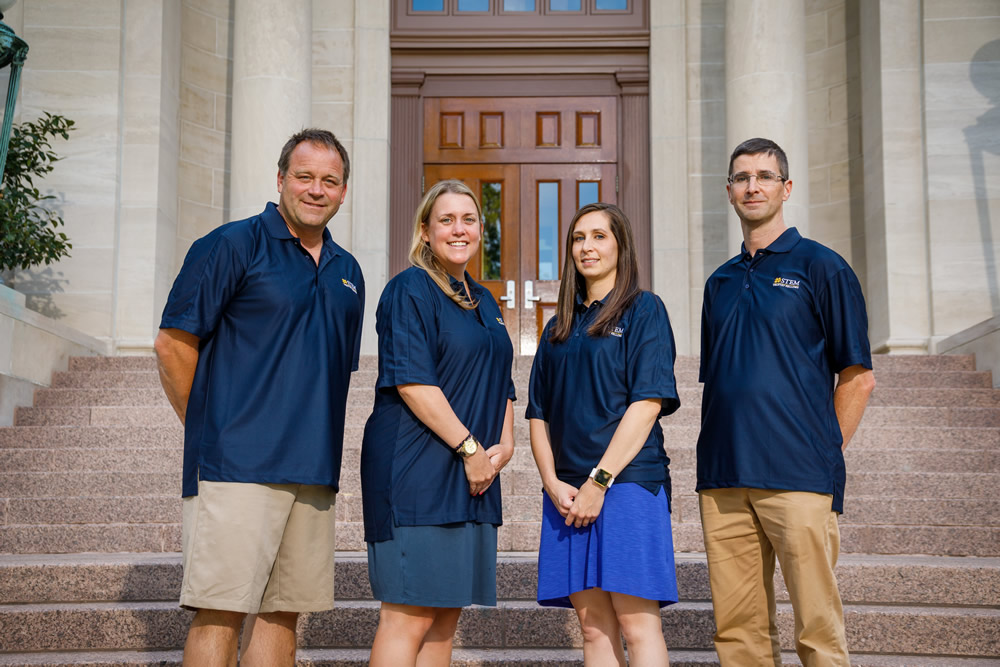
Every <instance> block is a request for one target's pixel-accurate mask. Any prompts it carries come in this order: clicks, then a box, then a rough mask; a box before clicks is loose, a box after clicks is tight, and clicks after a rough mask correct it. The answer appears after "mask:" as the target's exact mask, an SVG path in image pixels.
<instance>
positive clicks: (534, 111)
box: [424, 97, 618, 164]
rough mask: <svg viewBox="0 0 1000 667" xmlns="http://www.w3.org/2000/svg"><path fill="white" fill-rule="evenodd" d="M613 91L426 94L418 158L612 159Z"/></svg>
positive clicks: (511, 160) (493, 160) (452, 160)
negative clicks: (421, 155) (421, 154)
mask: <svg viewBox="0 0 1000 667" xmlns="http://www.w3.org/2000/svg"><path fill="white" fill-rule="evenodd" d="M616 110H617V99H616V98H614V97H547V98H546V97H428V98H426V99H425V100H424V119H425V121H424V122H425V126H424V162H443V163H452V164H454V163H464V162H468V163H474V162H486V163H497V162H507V163H534V162H564V163H565V162H614V161H615V160H616V159H617V158H616V156H617V153H618V130H617V125H616V120H615V118H616Z"/></svg>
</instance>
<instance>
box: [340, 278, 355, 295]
mask: <svg viewBox="0 0 1000 667" xmlns="http://www.w3.org/2000/svg"><path fill="white" fill-rule="evenodd" d="M340 282H342V283H344V287H350V288H351V291H352V292H354V293H355V294H357V293H358V288H357V287H355V286H354V283H352V282H351V281H350V280H348V279H347V278H341V279H340Z"/></svg>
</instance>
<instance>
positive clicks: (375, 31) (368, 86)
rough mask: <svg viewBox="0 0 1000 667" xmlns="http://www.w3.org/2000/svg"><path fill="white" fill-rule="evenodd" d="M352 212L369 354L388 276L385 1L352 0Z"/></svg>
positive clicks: (363, 346) (375, 348) (364, 350)
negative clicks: (362, 277)
mask: <svg viewBox="0 0 1000 667" xmlns="http://www.w3.org/2000/svg"><path fill="white" fill-rule="evenodd" d="M354 17H355V26H354V82H355V83H354V151H353V153H352V155H351V164H352V165H353V168H352V170H351V184H350V188H349V189H353V192H354V194H353V195H352V197H353V199H352V202H353V206H354V215H353V217H352V224H353V229H352V233H351V241H352V244H351V253H352V254H353V255H354V257H355V258H356V259H357V260H358V263H359V264H361V270H362V271H363V272H364V274H365V297H366V298H365V328H364V333H363V335H362V339H361V353H362V354H375V353H376V352H377V351H378V338H377V337H376V335H375V307H376V306H377V305H378V298H379V295H380V294H382V288H383V287H385V283H386V281H387V280H388V274H387V272H388V265H389V188H390V187H393V183H389V185H388V187H386V180H387V179H386V177H387V175H389V174H390V173H391V172H390V168H389V113H390V98H391V94H390V91H391V85H392V84H391V81H390V53H389V17H390V9H389V0H355V2H354Z"/></svg>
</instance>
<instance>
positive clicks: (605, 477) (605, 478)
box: [590, 468, 615, 491]
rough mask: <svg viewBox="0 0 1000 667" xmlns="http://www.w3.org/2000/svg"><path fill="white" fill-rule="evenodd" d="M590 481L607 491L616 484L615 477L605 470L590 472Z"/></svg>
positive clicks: (597, 469)
mask: <svg viewBox="0 0 1000 667" xmlns="http://www.w3.org/2000/svg"><path fill="white" fill-rule="evenodd" d="M590 480H591V481H592V482H593V483H594V484H596V485H597V486H599V487H601V488H602V489H604V490H605V491H606V490H608V489H610V488H611V485H612V484H614V483H615V477H614V475H612V474H611V473H609V472H608V471H607V470H605V469H604V468H594V469H593V470H591V471H590Z"/></svg>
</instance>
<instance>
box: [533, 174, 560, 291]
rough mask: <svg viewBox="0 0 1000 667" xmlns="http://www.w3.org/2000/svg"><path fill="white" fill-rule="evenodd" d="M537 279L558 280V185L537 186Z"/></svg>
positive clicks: (545, 184) (543, 184)
mask: <svg viewBox="0 0 1000 667" xmlns="http://www.w3.org/2000/svg"><path fill="white" fill-rule="evenodd" d="M538 279H539V280H558V279H559V183H558V182H555V183H539V184H538Z"/></svg>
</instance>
